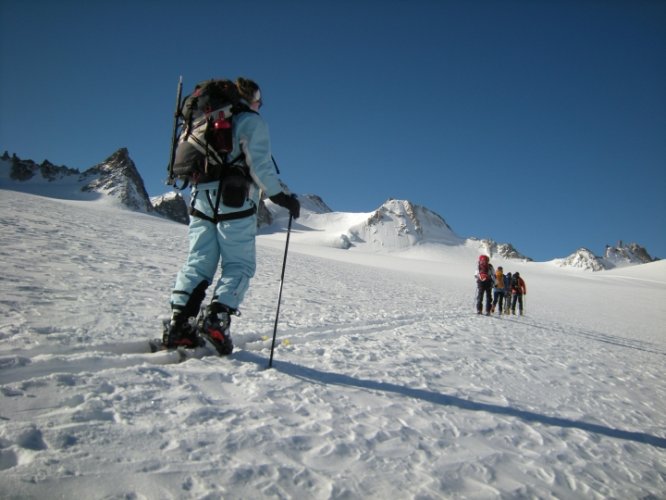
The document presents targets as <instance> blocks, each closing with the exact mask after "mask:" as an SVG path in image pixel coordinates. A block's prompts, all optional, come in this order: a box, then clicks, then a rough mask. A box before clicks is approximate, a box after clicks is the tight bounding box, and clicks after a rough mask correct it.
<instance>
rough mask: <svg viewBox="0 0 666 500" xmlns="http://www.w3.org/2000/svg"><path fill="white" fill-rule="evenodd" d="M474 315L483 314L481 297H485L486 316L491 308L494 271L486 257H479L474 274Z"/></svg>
mask: <svg viewBox="0 0 666 500" xmlns="http://www.w3.org/2000/svg"><path fill="white" fill-rule="evenodd" d="M474 277H475V278H476V313H477V314H481V313H482V312H483V297H484V296H485V297H486V316H490V309H491V307H492V289H493V286H494V283H495V269H494V268H493V265H492V264H491V263H490V258H489V257H488V256H487V255H481V256H479V262H478V266H477V271H476V274H475V275H474Z"/></svg>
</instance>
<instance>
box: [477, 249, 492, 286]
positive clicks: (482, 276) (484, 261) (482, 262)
mask: <svg viewBox="0 0 666 500" xmlns="http://www.w3.org/2000/svg"><path fill="white" fill-rule="evenodd" d="M489 278H490V259H489V258H488V256H487V255H481V256H480V257H479V281H486V280H488V279H489Z"/></svg>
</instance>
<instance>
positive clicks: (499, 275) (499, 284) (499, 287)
mask: <svg viewBox="0 0 666 500" xmlns="http://www.w3.org/2000/svg"><path fill="white" fill-rule="evenodd" d="M498 302H499V310H498V311H497V314H502V309H503V308H504V270H503V269H502V266H499V267H498V268H497V271H495V288H494V289H493V308H492V312H495V309H496V308H497V304H498Z"/></svg>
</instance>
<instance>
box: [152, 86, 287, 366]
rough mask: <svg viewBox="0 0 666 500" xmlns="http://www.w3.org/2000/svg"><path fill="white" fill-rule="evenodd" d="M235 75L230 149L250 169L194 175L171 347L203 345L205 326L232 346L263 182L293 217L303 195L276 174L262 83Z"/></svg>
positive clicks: (221, 347)
mask: <svg viewBox="0 0 666 500" xmlns="http://www.w3.org/2000/svg"><path fill="white" fill-rule="evenodd" d="M235 83H236V87H237V89H238V93H239V94H240V98H241V104H242V109H241V110H240V112H239V113H237V114H235V115H234V116H233V119H232V147H233V149H232V151H231V155H230V157H231V158H240V159H242V162H243V166H244V168H246V169H247V177H246V178H245V179H241V180H243V181H245V182H240V181H239V179H238V178H232V177H229V176H230V174H228V173H225V172H227V171H226V170H222V171H220V173H219V174H218V175H217V176H216V177H211V176H210V175H209V176H208V177H205V178H204V179H198V180H196V181H195V182H193V184H194V185H193V188H192V195H191V198H192V210H191V212H190V214H191V218H190V226H189V241H190V248H189V254H188V256H187V261H186V263H185V265H184V266H183V267H182V269H181V270H180V272H179V273H178V275H177V276H176V283H175V286H174V289H173V292H172V293H171V309H172V316H171V322H170V324H169V326H168V328H167V329H166V330H165V332H164V336H163V339H162V343H163V344H164V346H165V347H167V348H171V347H179V346H183V347H196V346H197V345H198V340H199V339H198V334H199V333H200V334H202V335H204V336H206V337H208V338H209V339H210V340H211V341H212V342H213V343H214V344H215V347H216V348H217V350H218V351H219V352H220V354H230V353H231V351H232V349H233V344H232V343H231V336H230V333H229V324H230V321H231V316H232V315H234V314H238V313H237V311H238V306H239V305H240V304H241V302H242V300H243V298H244V296H245V293H246V291H247V289H248V286H249V283H250V278H252V277H253V276H254V273H255V269H256V253H255V252H256V251H255V237H256V233H257V215H256V214H257V207H258V205H259V189H261V190H263V192H264V193H266V195H267V196H268V197H269V198H270V199H271V201H273V202H274V203H276V204H278V205H280V206H282V207H285V208H286V209H287V210H289V213H290V214H291V216H292V217H293V218H294V219H296V218H298V216H299V213H300V204H299V202H298V199H297V198H296V197H295V195H292V194H290V193H289V192H287V191H285V190H283V185H282V183H281V182H280V180H279V178H278V175H277V171H276V167H275V164H274V162H273V159H272V156H271V146H270V138H269V134H268V127H267V125H266V123H265V122H264V120H263V118H262V117H261V116H260V115H259V108H260V107H261V104H262V97H261V91H260V90H259V86H258V85H257V84H256V83H255V82H253V81H252V80H248V79H245V78H239V79H237V80H236V82H235ZM218 265H219V266H220V267H221V271H222V274H221V276H220V279H219V281H218V282H217V284H216V286H215V290H214V293H213V298H212V301H211V303H210V305H208V307H206V311H205V314H204V315H203V318H202V321H201V322H200V323H201V324H199V325H198V326H193V325H192V323H191V321H190V318H193V317H196V316H197V315H198V314H199V309H200V307H201V303H202V301H203V299H204V297H205V294H206V289H207V288H208V286H209V285H210V284H211V283H212V281H213V277H214V275H215V272H216V270H217V268H218Z"/></svg>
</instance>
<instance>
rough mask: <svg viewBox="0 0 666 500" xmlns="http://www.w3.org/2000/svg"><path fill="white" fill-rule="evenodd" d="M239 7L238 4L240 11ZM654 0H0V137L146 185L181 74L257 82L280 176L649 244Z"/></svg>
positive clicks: (658, 129)
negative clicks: (125, 167) (124, 168)
mask: <svg viewBox="0 0 666 500" xmlns="http://www.w3.org/2000/svg"><path fill="white" fill-rule="evenodd" d="M250 5H251V7H250ZM664 54H666V2H663V1H661V0H659V1H657V0H654V1H645V0H627V1H614V0H598V1H588V0H575V1H568V0H561V1H555V0H552V1H538V0H530V1H528V0H520V1H518V0H515V1H501V0H496V1H474V0H470V1H462V0H461V1H435V0H409V1H398V0H383V1H381V0H376V1H372V0H366V1H362V0H357V1H353V0H331V1H305V0H285V1H277V0H274V1H255V2H229V1H224V0H218V1H211V2H207V1H198V2H191V3H187V2H171V1H157V0H155V1H147V0H114V1H103V0H102V1H94V2H88V1H83V0H81V1H72V0H60V1H58V2H53V1H38V0H22V1H19V0H0V70H1V71H2V77H1V78H0V113H1V114H0V150H2V151H4V150H8V151H9V152H10V153H16V154H17V155H18V156H20V157H21V158H26V159H33V160H35V161H37V162H41V161H42V160H44V159H48V160H49V161H51V162H52V163H55V164H56V165H67V166H69V167H74V168H79V169H81V170H84V169H86V168H89V167H91V166H93V165H95V164H97V163H100V162H101V161H103V160H104V159H106V158H107V157H108V156H110V155H111V154H112V153H113V152H115V151H116V150H117V149H119V148H121V147H127V148H128V149H129V152H130V156H131V157H132V158H133V160H134V161H135V163H136V164H137V167H138V169H139V171H140V172H141V174H142V176H143V178H144V181H145V183H146V188H147V189H148V192H149V194H150V195H156V194H160V193H162V192H164V191H166V190H167V187H166V186H165V185H164V178H165V176H166V175H165V172H166V170H165V169H166V164H167V161H168V156H169V142H170V138H169V136H170V130H171V125H172V114H173V106H174V101H175V91H176V84H177V80H178V76H179V75H183V77H184V80H185V90H186V91H189V90H190V89H191V88H192V87H193V86H194V84H195V83H196V82H197V81H199V80H203V79H207V78H210V77H231V78H235V77H236V76H240V75H243V76H248V77H250V78H253V79H255V80H256V81H258V82H259V84H260V85H261V86H262V93H263V96H264V103H265V105H264V107H263V109H262V114H263V115H264V117H265V118H266V120H267V122H268V123H269V126H270V128H271V135H272V141H273V153H274V156H275V157H276V159H277V161H278V164H279V165H280V168H281V171H282V178H283V179H284V180H285V181H286V182H287V184H288V185H289V186H290V187H291V189H292V190H293V191H295V192H297V193H300V194H306V193H314V194H318V195H319V196H321V197H322V198H323V199H324V201H326V202H327V203H328V205H329V206H330V207H331V208H332V209H333V210H336V211H343V212H370V211H372V210H374V209H376V208H377V207H379V206H380V205H381V204H382V203H383V202H384V201H385V200H386V199H388V198H398V199H408V200H410V201H412V202H413V203H416V204H419V205H424V206H426V207H428V208H430V209H431V210H433V211H435V212H437V213H438V214H440V215H441V216H443V217H444V218H445V219H446V220H447V222H448V223H449V225H451V226H452V228H453V230H454V231H455V232H456V233H457V234H458V235H460V236H465V237H466V236H476V237H480V238H493V239H495V240H497V241H501V242H511V243H513V244H514V245H515V246H516V247H517V248H518V250H519V251H521V252H522V253H524V254H526V255H529V256H530V257H532V258H534V259H536V260H550V259H552V258H556V257H564V256H566V255H568V254H570V253H572V252H573V251H575V250H576V249H577V248H579V247H583V246H584V247H588V248H589V249H591V250H592V251H594V252H595V253H597V254H601V253H603V250H604V247H605V245H606V244H614V243H615V242H616V241H617V240H620V239H622V240H624V241H625V242H629V241H636V242H638V243H640V244H642V245H644V246H646V247H647V249H648V251H649V252H650V253H651V254H652V255H653V256H659V257H666V194H665V193H666V57H664Z"/></svg>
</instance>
